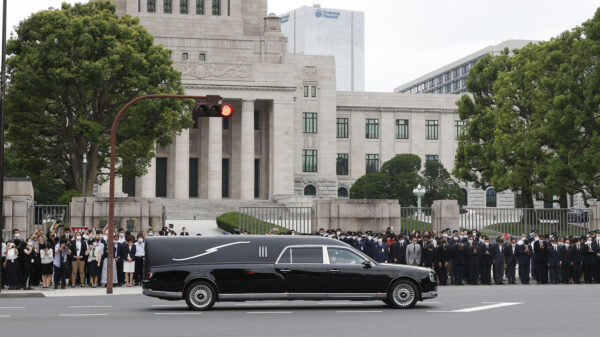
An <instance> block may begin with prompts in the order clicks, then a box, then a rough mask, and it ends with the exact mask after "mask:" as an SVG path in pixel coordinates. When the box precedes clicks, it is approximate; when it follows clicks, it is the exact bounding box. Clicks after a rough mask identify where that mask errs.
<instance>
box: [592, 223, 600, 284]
mask: <svg viewBox="0 0 600 337" xmlns="http://www.w3.org/2000/svg"><path fill="white" fill-rule="evenodd" d="M592 249H593V250H594V282H596V283H600V233H596V239H595V240H594V242H592Z"/></svg>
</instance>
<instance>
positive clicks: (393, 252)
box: [390, 234, 407, 264]
mask: <svg viewBox="0 0 600 337" xmlns="http://www.w3.org/2000/svg"><path fill="white" fill-rule="evenodd" d="M406 245H407V242H406V236H404V234H400V237H399V238H398V241H395V242H394V243H392V244H391V245H390V260H391V261H390V262H392V263H399V264H406Z"/></svg>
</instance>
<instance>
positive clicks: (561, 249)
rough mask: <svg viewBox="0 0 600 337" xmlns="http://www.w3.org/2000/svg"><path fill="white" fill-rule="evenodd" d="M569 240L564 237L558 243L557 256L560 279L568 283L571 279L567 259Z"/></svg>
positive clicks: (569, 263) (569, 265)
mask: <svg viewBox="0 0 600 337" xmlns="http://www.w3.org/2000/svg"><path fill="white" fill-rule="evenodd" d="M570 243H571V240H569V239H566V240H565V241H564V243H563V244H562V245H561V244H560V243H559V244H558V256H559V260H560V281H561V282H562V283H564V284H569V281H570V279H571V262H570V261H569V246H570Z"/></svg>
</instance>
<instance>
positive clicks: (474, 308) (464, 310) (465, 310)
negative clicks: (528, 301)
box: [427, 302, 523, 313]
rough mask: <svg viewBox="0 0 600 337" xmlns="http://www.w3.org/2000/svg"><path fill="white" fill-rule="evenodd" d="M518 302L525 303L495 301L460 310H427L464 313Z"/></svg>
mask: <svg viewBox="0 0 600 337" xmlns="http://www.w3.org/2000/svg"><path fill="white" fill-rule="evenodd" d="M518 304H523V303H522V302H500V303H498V302H495V304H489V305H482V306H478V307H472V308H465V309H458V310H447V311H444V310H440V311H427V312H459V313H461V312H462V313H464V312H474V311H481V310H489V309H496V308H501V307H508V306H511V305H518Z"/></svg>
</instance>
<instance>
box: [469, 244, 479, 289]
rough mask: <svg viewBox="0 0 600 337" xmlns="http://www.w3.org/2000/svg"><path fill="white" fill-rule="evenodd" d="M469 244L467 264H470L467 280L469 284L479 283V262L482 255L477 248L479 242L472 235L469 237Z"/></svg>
mask: <svg viewBox="0 0 600 337" xmlns="http://www.w3.org/2000/svg"><path fill="white" fill-rule="evenodd" d="M467 242H468V246H467V252H466V254H467V264H468V266H469V272H468V276H469V277H468V278H467V281H468V282H469V284H472V285H477V284H479V280H478V278H479V264H480V259H479V257H480V255H479V250H478V249H477V242H475V240H474V239H473V237H472V236H469V238H468V241H467Z"/></svg>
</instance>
